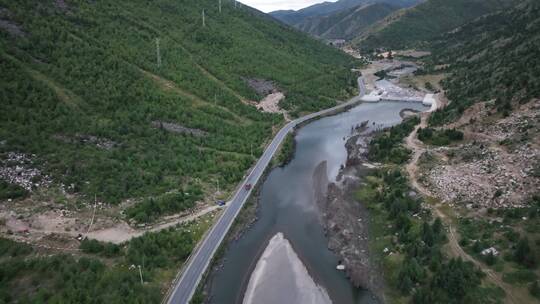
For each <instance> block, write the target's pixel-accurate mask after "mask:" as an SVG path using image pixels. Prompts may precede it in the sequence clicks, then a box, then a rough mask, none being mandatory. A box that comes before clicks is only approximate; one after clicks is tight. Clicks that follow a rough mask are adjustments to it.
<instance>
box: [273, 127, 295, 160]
mask: <svg viewBox="0 0 540 304" xmlns="http://www.w3.org/2000/svg"><path fill="white" fill-rule="evenodd" d="M294 136H295V133H289V134H287V137H285V140H284V141H283V144H282V145H281V148H280V150H279V154H278V155H277V157H276V159H277V163H278V165H279V166H285V165H287V164H288V163H289V162H290V161H291V160H292V158H293V157H294V150H295V147H296V140H295V138H294Z"/></svg>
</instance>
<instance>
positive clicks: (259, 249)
mask: <svg viewBox="0 0 540 304" xmlns="http://www.w3.org/2000/svg"><path fill="white" fill-rule="evenodd" d="M405 108H409V109H415V110H425V109H426V108H425V107H424V106H422V104H420V103H409V102H380V103H365V104H361V105H359V106H357V107H354V108H353V109H351V110H349V111H347V112H344V113H340V114H338V115H335V116H330V117H325V118H322V119H319V120H317V121H314V122H312V123H309V124H307V125H305V126H303V127H302V128H300V129H299V130H298V132H297V135H296V138H295V140H296V151H295V155H294V158H293V159H292V160H291V162H290V163H289V164H288V165H287V166H285V167H283V168H275V169H273V170H272V171H271V172H270V174H269V175H268V178H267V179H266V180H265V181H264V184H263V185H262V188H261V193H260V195H261V197H260V201H259V209H258V220H257V221H256V222H255V223H254V224H253V225H252V227H251V228H250V229H249V230H248V231H246V232H245V233H244V234H243V236H242V237H241V238H240V239H239V240H238V241H236V242H233V243H231V244H229V245H228V248H227V251H226V253H225V256H224V261H223V267H222V268H221V269H219V270H218V271H216V272H215V273H214V274H213V275H212V280H211V282H210V300H211V303H216V304H232V303H242V299H243V296H244V292H245V289H246V286H247V284H248V282H249V279H250V275H251V273H252V271H253V269H254V268H255V265H256V264H257V261H258V259H259V257H260V256H261V254H262V253H263V251H264V249H265V248H266V246H267V244H268V242H269V240H270V239H271V238H272V237H273V236H275V235H276V234H277V233H280V232H281V233H283V235H284V237H285V238H286V239H287V240H289V242H290V243H291V244H292V247H293V248H294V251H296V253H297V255H298V256H299V257H300V259H301V260H302V261H303V263H304V265H305V267H306V268H307V269H308V272H309V274H310V275H311V277H312V278H313V279H314V280H315V282H317V284H319V285H320V286H322V287H323V288H324V289H326V291H327V292H328V294H329V296H330V298H331V300H332V302H333V303H336V304H337V303H339V304H352V303H362V304H364V303H365V304H368V303H377V301H376V300H375V299H374V297H373V296H372V294H371V293H370V292H369V291H367V290H362V289H358V288H355V287H354V286H353V285H352V284H351V283H350V282H349V280H348V279H347V278H346V277H345V275H344V273H343V272H339V271H337V270H336V265H337V264H338V258H337V256H336V255H335V254H334V253H332V252H331V251H330V250H328V249H327V244H328V243H327V239H326V237H325V235H324V231H323V228H322V225H321V222H320V216H319V213H318V209H317V205H316V204H315V201H314V199H313V172H314V170H315V167H316V166H317V165H318V164H319V163H320V162H321V161H324V160H326V161H327V168H328V175H329V179H330V181H332V180H334V179H335V177H336V176H337V174H338V171H339V169H340V166H341V165H342V164H344V162H345V160H346V157H347V151H346V150H345V146H344V145H345V140H344V137H345V138H346V137H347V136H348V135H350V132H351V127H352V126H355V125H358V124H360V123H361V122H363V121H366V120H369V124H368V125H369V127H370V128H380V127H387V126H391V125H395V124H397V123H399V122H400V121H401V118H400V116H399V112H400V111H401V110H402V109H405ZM373 123H375V125H374V124H373ZM269 288H271V286H269ZM290 304H294V303H290ZM299 304H300V303H299Z"/></svg>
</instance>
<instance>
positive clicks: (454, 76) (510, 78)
mask: <svg viewBox="0 0 540 304" xmlns="http://www.w3.org/2000/svg"><path fill="white" fill-rule="evenodd" d="M539 33H540V5H539V4H538V3H536V2H530V3H524V4H522V5H520V6H519V7H517V8H515V9H513V10H508V11H505V12H501V13H499V14H494V15H490V16H486V17H484V18H481V19H479V20H477V21H475V22H473V23H470V24H468V25H466V26H464V27H462V28H461V29H460V30H459V31H456V32H454V33H451V34H448V35H446V36H443V37H442V38H441V39H440V40H439V41H437V42H436V43H435V44H434V46H433V49H434V53H435V54H436V56H435V58H434V59H433V60H434V62H432V65H436V64H440V63H451V65H450V67H449V68H448V69H449V71H450V72H451V75H450V77H448V79H446V80H445V82H444V83H443V85H444V88H445V90H446V94H447V95H448V97H449V99H450V100H452V103H451V104H450V105H449V106H448V107H447V108H445V109H444V110H442V111H439V112H436V113H434V115H432V118H431V123H435V124H439V123H444V122H448V121H451V120H454V119H456V118H457V117H459V116H460V114H461V113H462V111H463V110H464V109H465V108H466V107H468V106H469V105H471V104H473V103H475V102H478V101H488V100H495V104H496V106H497V107H499V108H501V109H510V108H511V106H512V104H515V103H517V102H527V101H529V100H530V99H531V98H538V97H540V59H539V58H538V56H537V54H538V49H540V34H539Z"/></svg>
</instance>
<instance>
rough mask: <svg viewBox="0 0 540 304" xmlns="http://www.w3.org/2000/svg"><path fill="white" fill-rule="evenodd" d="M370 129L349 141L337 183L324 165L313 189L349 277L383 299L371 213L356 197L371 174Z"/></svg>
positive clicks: (331, 244) (330, 240) (331, 245)
mask: <svg viewBox="0 0 540 304" xmlns="http://www.w3.org/2000/svg"><path fill="white" fill-rule="evenodd" d="M366 125H367V123H366V122H365V123H362V124H361V125H360V128H357V129H356V130H354V132H353V134H352V135H351V136H350V137H349V138H348V139H347V141H346V144H345V147H346V148H347V152H348V156H347V162H346V165H345V166H343V167H342V168H341V170H340V172H339V174H338V177H337V179H336V182H333V183H331V182H329V180H328V173H327V168H326V167H327V164H326V162H325V161H323V162H321V163H320V164H319V165H318V166H317V168H316V170H315V172H314V174H313V186H314V192H315V199H316V201H317V205H318V207H319V208H320V210H321V220H322V223H323V226H324V228H325V232H326V235H327V237H328V247H329V249H330V250H332V251H334V252H335V253H336V254H337V255H338V256H339V257H340V259H341V263H342V264H343V265H344V266H345V272H346V273H347V276H348V277H349V279H350V280H351V282H352V283H353V284H354V285H355V286H356V287H362V288H365V289H369V290H370V291H371V292H373V294H375V295H376V296H377V297H378V298H379V299H382V292H383V286H384V285H383V284H384V283H383V282H384V281H383V278H382V276H381V272H380V271H379V269H378V267H377V266H376V265H374V263H371V260H370V252H369V239H368V237H369V213H368V210H367V209H366V208H365V207H364V205H362V203H361V202H359V201H358V200H357V199H356V198H355V197H354V193H355V191H357V189H358V188H359V187H360V185H361V183H362V176H363V175H365V174H366V173H367V172H368V171H369V168H367V167H366V166H364V163H365V162H366V159H365V152H366V149H367V143H368V142H369V140H370V138H371V136H370V134H365V133H364V130H365V127H366Z"/></svg>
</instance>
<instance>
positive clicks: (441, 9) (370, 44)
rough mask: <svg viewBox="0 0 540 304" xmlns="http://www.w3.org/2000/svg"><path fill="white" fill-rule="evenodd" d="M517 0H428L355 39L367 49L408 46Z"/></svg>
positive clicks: (423, 42) (422, 42) (434, 36)
mask: <svg viewBox="0 0 540 304" xmlns="http://www.w3.org/2000/svg"><path fill="white" fill-rule="evenodd" d="M517 2H518V1H515V0H452V1H447V0H427V1H425V2H423V3H421V4H419V5H417V6H415V7H413V8H410V9H407V10H406V11H400V12H397V13H395V14H392V15H390V16H389V17H387V18H386V19H384V20H382V21H380V22H379V24H376V25H374V26H373V27H372V28H371V29H370V30H369V31H367V32H365V33H364V34H363V35H362V36H360V37H359V38H357V39H355V41H354V44H355V45H356V46H357V47H359V48H361V49H363V50H371V49H376V48H391V49H407V48H413V47H421V46H423V45H425V43H426V42H428V41H431V40H432V39H434V38H436V37H438V36H439V35H442V34H444V33H446V32H448V31H451V30H453V29H455V28H457V27H459V26H461V25H463V24H465V23H467V22H470V21H472V20H474V19H475V18H478V17H480V16H482V15H484V14H488V13H493V12H495V11H497V10H500V9H504V8H506V7H508V6H509V5H511V4H514V3H517Z"/></svg>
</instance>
